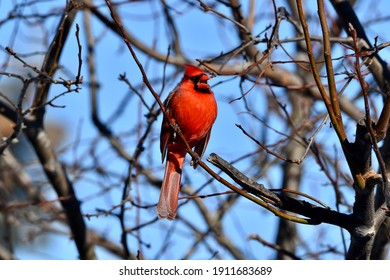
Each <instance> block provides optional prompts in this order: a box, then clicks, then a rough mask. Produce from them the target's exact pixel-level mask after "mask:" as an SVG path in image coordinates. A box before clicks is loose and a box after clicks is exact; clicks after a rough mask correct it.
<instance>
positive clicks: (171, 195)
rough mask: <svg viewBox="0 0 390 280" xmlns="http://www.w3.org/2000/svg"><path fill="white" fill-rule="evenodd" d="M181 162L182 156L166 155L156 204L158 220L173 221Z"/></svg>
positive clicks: (177, 197)
mask: <svg viewBox="0 0 390 280" xmlns="http://www.w3.org/2000/svg"><path fill="white" fill-rule="evenodd" d="M183 162H184V156H181V155H180V156H179V155H177V154H173V153H171V152H169V153H168V156H167V163H166V166H165V174H164V180H163V183H162V186H161V191H160V198H159V200H158V203H157V214H158V217H159V218H160V219H164V218H167V219H168V220H173V219H174V218H175V217H176V212H177V206H178V200H179V192H180V181H181V172H182V168H183Z"/></svg>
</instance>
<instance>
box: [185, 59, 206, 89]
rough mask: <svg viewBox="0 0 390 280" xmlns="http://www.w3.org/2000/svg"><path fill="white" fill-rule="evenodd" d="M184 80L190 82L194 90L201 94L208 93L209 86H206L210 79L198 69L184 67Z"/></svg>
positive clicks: (189, 66) (188, 66) (190, 66)
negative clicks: (201, 92)
mask: <svg viewBox="0 0 390 280" xmlns="http://www.w3.org/2000/svg"><path fill="white" fill-rule="evenodd" d="M184 79H186V80H190V81H192V82H193V83H194V87H195V89H196V90H199V91H203V92H209V91H210V86H209V85H208V84H207V81H208V80H210V78H209V76H207V74H206V73H205V72H203V71H202V70H201V69H199V68H198V67H195V66H193V65H186V66H185V73H184Z"/></svg>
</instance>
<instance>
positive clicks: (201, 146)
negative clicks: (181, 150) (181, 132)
mask: <svg viewBox="0 0 390 280" xmlns="http://www.w3.org/2000/svg"><path fill="white" fill-rule="evenodd" d="M210 135H211V129H210V130H209V131H208V132H207V133H206V135H205V136H204V137H203V138H202V139H201V140H200V141H199V142H198V144H196V146H195V149H194V152H195V153H196V154H197V155H198V156H199V159H200V158H202V156H203V154H204V152H205V151H206V147H207V143H208V142H209V139H210ZM191 166H192V167H193V168H194V169H195V168H197V167H198V163H197V162H196V161H194V160H192V161H191Z"/></svg>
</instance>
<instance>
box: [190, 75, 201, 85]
mask: <svg viewBox="0 0 390 280" xmlns="http://www.w3.org/2000/svg"><path fill="white" fill-rule="evenodd" d="M200 77H201V76H193V77H191V78H190V80H191V81H192V82H193V83H194V84H197V83H199V80H200Z"/></svg>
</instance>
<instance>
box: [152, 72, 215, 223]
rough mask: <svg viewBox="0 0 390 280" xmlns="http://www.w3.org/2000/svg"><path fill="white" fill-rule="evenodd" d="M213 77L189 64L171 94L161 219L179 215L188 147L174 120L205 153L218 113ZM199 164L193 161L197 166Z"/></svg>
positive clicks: (164, 137) (164, 143) (165, 130)
mask: <svg viewBox="0 0 390 280" xmlns="http://www.w3.org/2000/svg"><path fill="white" fill-rule="evenodd" d="M209 79H210V78H209V77H208V76H207V74H206V73H204V72H203V71H202V70H200V69H199V68H197V67H195V66H192V65H186V67H185V72H184V77H183V79H182V80H181V82H180V83H179V84H178V85H177V86H176V88H175V89H174V90H173V91H172V92H171V93H170V94H169V96H168V97H167V99H166V100H165V102H164V106H165V109H166V112H167V115H168V117H169V118H167V117H166V116H165V115H164V119H163V122H162V126H161V135H160V150H161V154H162V161H163V162H164V158H165V156H167V162H166V166H165V173H164V179H163V182H162V186H161V192H160V199H159V201H158V204H157V214H158V217H159V218H160V219H163V218H168V219H169V220H173V219H174V218H175V217H176V212H177V205H178V200H179V190H180V180H181V173H182V169H183V163H184V157H185V155H186V153H187V151H186V147H185V144H184V142H183V141H182V139H181V138H180V136H179V135H177V134H176V133H175V132H174V130H173V129H172V127H171V125H170V123H171V124H174V125H177V126H178V127H179V128H180V130H181V132H182V134H183V136H184V139H186V141H187V143H188V144H189V146H190V147H191V148H194V147H195V148H194V151H195V152H196V153H197V154H198V156H199V158H200V157H202V155H203V153H204V151H205V149H206V146H207V142H208V141H209V138H210V133H211V127H212V125H213V123H214V121H215V119H216V117H217V103H216V101H215V98H214V94H213V92H212V91H211V89H210V86H209V85H208V84H207V81H208V80H209ZM196 166H197V164H196V163H193V167H194V168H196Z"/></svg>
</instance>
